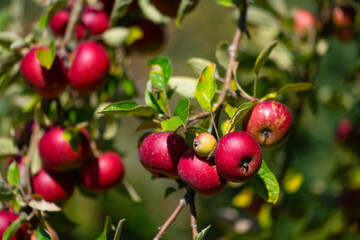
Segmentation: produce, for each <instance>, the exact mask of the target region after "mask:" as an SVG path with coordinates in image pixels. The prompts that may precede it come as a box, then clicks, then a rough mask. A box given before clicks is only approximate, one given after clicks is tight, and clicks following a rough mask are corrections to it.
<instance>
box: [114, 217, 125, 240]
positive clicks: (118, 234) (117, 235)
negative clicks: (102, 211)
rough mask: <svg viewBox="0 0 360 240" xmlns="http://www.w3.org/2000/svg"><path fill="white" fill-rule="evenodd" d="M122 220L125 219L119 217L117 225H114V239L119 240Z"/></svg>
mask: <svg viewBox="0 0 360 240" xmlns="http://www.w3.org/2000/svg"><path fill="white" fill-rule="evenodd" d="M124 221H125V219H121V220H120V221H119V223H118V225H117V226H116V231H115V235H114V240H120V235H121V231H122V225H123V223H124Z"/></svg>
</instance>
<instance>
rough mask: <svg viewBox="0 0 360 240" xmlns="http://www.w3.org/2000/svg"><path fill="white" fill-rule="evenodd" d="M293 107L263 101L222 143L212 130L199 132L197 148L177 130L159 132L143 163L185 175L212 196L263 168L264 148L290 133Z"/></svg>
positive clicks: (161, 172)
mask: <svg viewBox="0 0 360 240" xmlns="http://www.w3.org/2000/svg"><path fill="white" fill-rule="evenodd" d="M291 123H292V118H291V113H290V111H289V109H288V108H287V107H286V106H285V105H284V104H282V103H280V102H277V101H264V102H260V103H258V104H257V105H256V106H255V107H254V108H253V109H252V110H251V111H250V112H249V113H248V114H247V116H246V117H245V119H244V120H243V126H242V127H243V131H233V132H230V133H228V134H226V135H224V136H223V137H222V138H220V140H219V141H218V142H217V141H216V139H215V138H214V137H213V136H212V135H211V134H209V133H201V134H199V135H197V136H196V137H195V139H194V141H193V146H192V148H188V146H187V145H186V143H185V139H184V138H183V137H182V136H180V135H178V134H176V133H174V132H153V133H150V134H149V135H147V136H146V137H145V138H144V139H143V140H142V142H141V143H140V146H139V159H140V162H141V164H142V165H143V167H144V168H145V169H146V170H148V171H149V172H150V173H151V174H153V175H154V176H156V177H165V178H171V179H181V180H182V181H183V182H185V183H186V184H187V185H188V186H189V187H191V188H192V189H193V190H194V191H195V192H197V193H199V194H200V195H203V196H212V195H215V194H217V193H219V192H221V191H222V190H223V189H224V187H225V185H226V183H227V181H231V182H237V183H239V182H244V181H247V180H249V179H250V178H252V177H253V176H255V175H256V174H257V172H258V171H259V169H260V167H261V162H262V152H261V147H277V146H279V145H281V144H282V143H283V142H284V141H285V140H286V138H287V136H288V135H289V132H290V128H291Z"/></svg>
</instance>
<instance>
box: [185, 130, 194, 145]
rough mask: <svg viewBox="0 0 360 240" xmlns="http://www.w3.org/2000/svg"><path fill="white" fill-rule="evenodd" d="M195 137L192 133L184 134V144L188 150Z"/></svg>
mask: <svg viewBox="0 0 360 240" xmlns="http://www.w3.org/2000/svg"><path fill="white" fill-rule="evenodd" d="M195 137H196V134H195V133H194V132H188V131H186V132H185V143H186V145H187V146H188V147H189V148H192V147H193V143H194V139H195Z"/></svg>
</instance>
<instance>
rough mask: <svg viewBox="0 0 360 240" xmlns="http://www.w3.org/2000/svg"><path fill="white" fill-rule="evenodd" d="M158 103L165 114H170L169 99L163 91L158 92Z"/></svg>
mask: <svg viewBox="0 0 360 240" xmlns="http://www.w3.org/2000/svg"><path fill="white" fill-rule="evenodd" d="M156 102H157V104H158V105H159V107H160V108H161V110H162V111H163V112H164V113H169V109H168V107H167V98H166V95H165V93H164V92H163V91H160V92H157V98H156Z"/></svg>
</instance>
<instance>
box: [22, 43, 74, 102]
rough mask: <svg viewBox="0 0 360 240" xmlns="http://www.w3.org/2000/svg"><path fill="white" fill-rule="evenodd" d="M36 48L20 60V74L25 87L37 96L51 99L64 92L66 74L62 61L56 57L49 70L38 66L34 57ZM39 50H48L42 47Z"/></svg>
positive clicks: (66, 81) (37, 61)
mask: <svg viewBox="0 0 360 240" xmlns="http://www.w3.org/2000/svg"><path fill="white" fill-rule="evenodd" d="M37 49H38V48H33V49H31V50H30V51H29V52H28V53H27V54H26V55H25V56H24V58H23V59H22V61H21V66H20V72H21V74H22V75H23V76H24V79H25V81H26V83H27V85H28V86H29V87H30V88H31V89H32V90H33V91H34V92H35V93H37V94H38V95H39V96H41V97H43V98H46V99H51V98H55V97H57V96H58V95H59V94H60V93H61V92H62V91H64V90H65V88H66V85H67V83H68V78H67V73H66V69H65V66H64V64H63V62H62V60H61V59H60V58H59V57H58V56H57V55H56V56H55V59H54V62H53V64H52V66H51V67H50V69H46V68H45V67H42V66H41V65H40V62H39V60H38V59H37V57H36V55H35V51H36V50H37ZM41 49H48V48H45V47H42V48H41Z"/></svg>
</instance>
